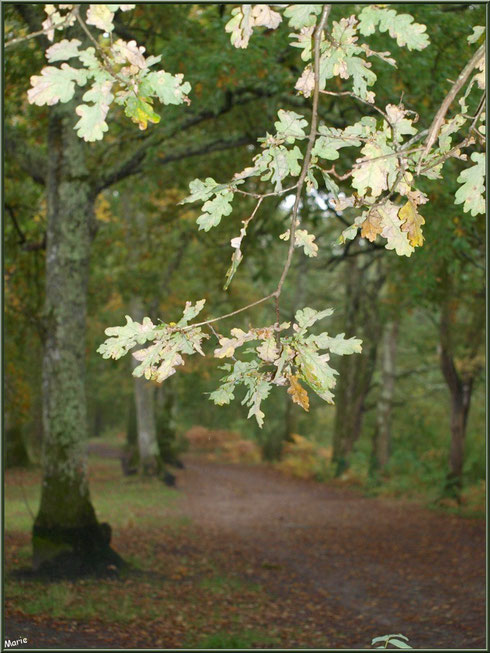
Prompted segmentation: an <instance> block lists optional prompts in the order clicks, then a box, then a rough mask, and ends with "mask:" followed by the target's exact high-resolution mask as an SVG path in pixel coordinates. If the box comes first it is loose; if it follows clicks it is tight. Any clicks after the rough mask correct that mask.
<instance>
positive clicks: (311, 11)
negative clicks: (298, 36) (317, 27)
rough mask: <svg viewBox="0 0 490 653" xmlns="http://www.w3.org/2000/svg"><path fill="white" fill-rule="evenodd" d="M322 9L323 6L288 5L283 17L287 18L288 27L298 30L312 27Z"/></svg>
mask: <svg viewBox="0 0 490 653" xmlns="http://www.w3.org/2000/svg"><path fill="white" fill-rule="evenodd" d="M322 8H323V5H289V6H288V7H286V9H285V10H284V17H285V18H289V21H288V24H289V27H292V28H293V29H297V30H300V29H302V28H303V27H311V26H312V25H314V24H315V22H316V16H318V15H319V14H320V13H321V11H322Z"/></svg>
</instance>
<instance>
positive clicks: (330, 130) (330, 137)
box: [312, 125, 361, 161]
mask: <svg viewBox="0 0 490 653" xmlns="http://www.w3.org/2000/svg"><path fill="white" fill-rule="evenodd" d="M318 133H319V134H320V136H319V137H318V138H317V139H316V141H315V145H314V146H313V150H312V155H314V156H318V157H320V158H322V159H327V160H328V161H335V160H336V159H338V158H339V150H340V148H342V147H359V146H360V145H361V141H360V140H359V139H356V138H355V137H353V136H349V135H347V137H346V136H345V134H344V132H343V131H342V129H336V128H335V127H325V126H324V125H322V126H321V127H319V128H318Z"/></svg>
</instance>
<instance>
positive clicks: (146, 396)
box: [130, 296, 161, 476]
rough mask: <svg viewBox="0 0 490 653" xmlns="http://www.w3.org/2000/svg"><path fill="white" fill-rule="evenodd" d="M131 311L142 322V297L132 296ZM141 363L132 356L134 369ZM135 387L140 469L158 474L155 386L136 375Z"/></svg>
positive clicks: (144, 472) (142, 471)
mask: <svg viewBox="0 0 490 653" xmlns="http://www.w3.org/2000/svg"><path fill="white" fill-rule="evenodd" d="M130 311H131V316H132V318H133V319H134V320H136V321H137V322H142V320H143V318H144V316H145V311H144V309H143V302H142V300H141V298H140V297H136V296H134V297H132V298H131V302H130ZM139 364H140V363H139V361H137V360H136V359H135V358H134V357H133V356H131V367H132V369H133V370H134V369H135V368H136V367H138V365H139ZM133 388H134V401H135V404H136V423H137V427H138V453H139V465H140V471H141V473H142V474H143V475H144V476H156V475H157V474H158V473H159V471H160V467H161V461H160V456H159V451H158V442H157V429H156V421H155V386H154V385H153V384H152V383H151V382H150V381H148V380H147V379H145V377H134V380H133Z"/></svg>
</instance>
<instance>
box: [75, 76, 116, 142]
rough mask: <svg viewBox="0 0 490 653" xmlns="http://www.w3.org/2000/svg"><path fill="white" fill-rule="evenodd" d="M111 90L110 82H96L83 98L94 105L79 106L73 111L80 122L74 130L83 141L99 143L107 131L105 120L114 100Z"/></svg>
mask: <svg viewBox="0 0 490 653" xmlns="http://www.w3.org/2000/svg"><path fill="white" fill-rule="evenodd" d="M111 88H112V82H111V81H106V82H96V83H95V84H94V85H93V86H92V88H91V89H90V90H88V91H87V92H86V93H85V94H84V96H83V99H84V100H85V102H93V103H94V104H93V105H87V104H81V105H79V106H78V107H77V108H76V109H75V113H76V114H77V115H78V116H80V120H79V121H78V122H77V124H76V125H75V127H74V129H76V130H77V134H78V136H80V138H83V139H84V140H85V141H100V140H102V138H103V137H104V132H106V131H107V130H108V129H109V126H108V125H107V123H106V121H105V119H106V116H107V113H108V111H109V107H110V104H111V102H112V100H113V99H114V96H113V95H112V93H111Z"/></svg>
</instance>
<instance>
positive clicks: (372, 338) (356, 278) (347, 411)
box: [333, 257, 384, 476]
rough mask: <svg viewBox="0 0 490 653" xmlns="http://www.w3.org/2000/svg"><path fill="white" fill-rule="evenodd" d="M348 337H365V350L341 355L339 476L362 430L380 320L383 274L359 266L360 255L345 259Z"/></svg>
mask: <svg viewBox="0 0 490 653" xmlns="http://www.w3.org/2000/svg"><path fill="white" fill-rule="evenodd" d="M346 267H347V271H346V274H347V285H346V305H347V315H346V323H345V331H346V334H347V337H350V336H354V335H355V336H358V337H361V338H362V339H363V345H362V354H355V355H352V356H342V358H341V360H340V365H339V376H338V383H337V388H336V392H335V395H336V397H335V404H336V408H337V410H336V413H335V422H334V436H333V462H334V463H335V465H336V471H335V475H336V476H341V475H342V473H343V472H344V471H345V470H346V469H347V468H348V467H349V456H350V454H351V452H352V449H353V447H354V444H355V443H356V442H357V440H358V438H359V436H360V435H361V430H362V421H363V413H364V402H365V400H366V396H367V393H368V391H369V388H370V385H371V379H372V376H373V372H374V368H375V365H376V353H377V346H378V339H377V338H378V333H379V331H380V320H379V311H378V305H377V300H378V295H379V291H380V289H381V286H382V285H383V281H384V278H383V276H382V275H381V274H380V272H379V271H377V272H376V274H375V275H374V277H373V278H372V279H369V278H368V275H367V274H366V273H365V271H364V270H363V269H362V268H360V267H359V263H358V261H357V259H356V258H355V257H354V258H353V259H352V260H348V261H347V262H346Z"/></svg>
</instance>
